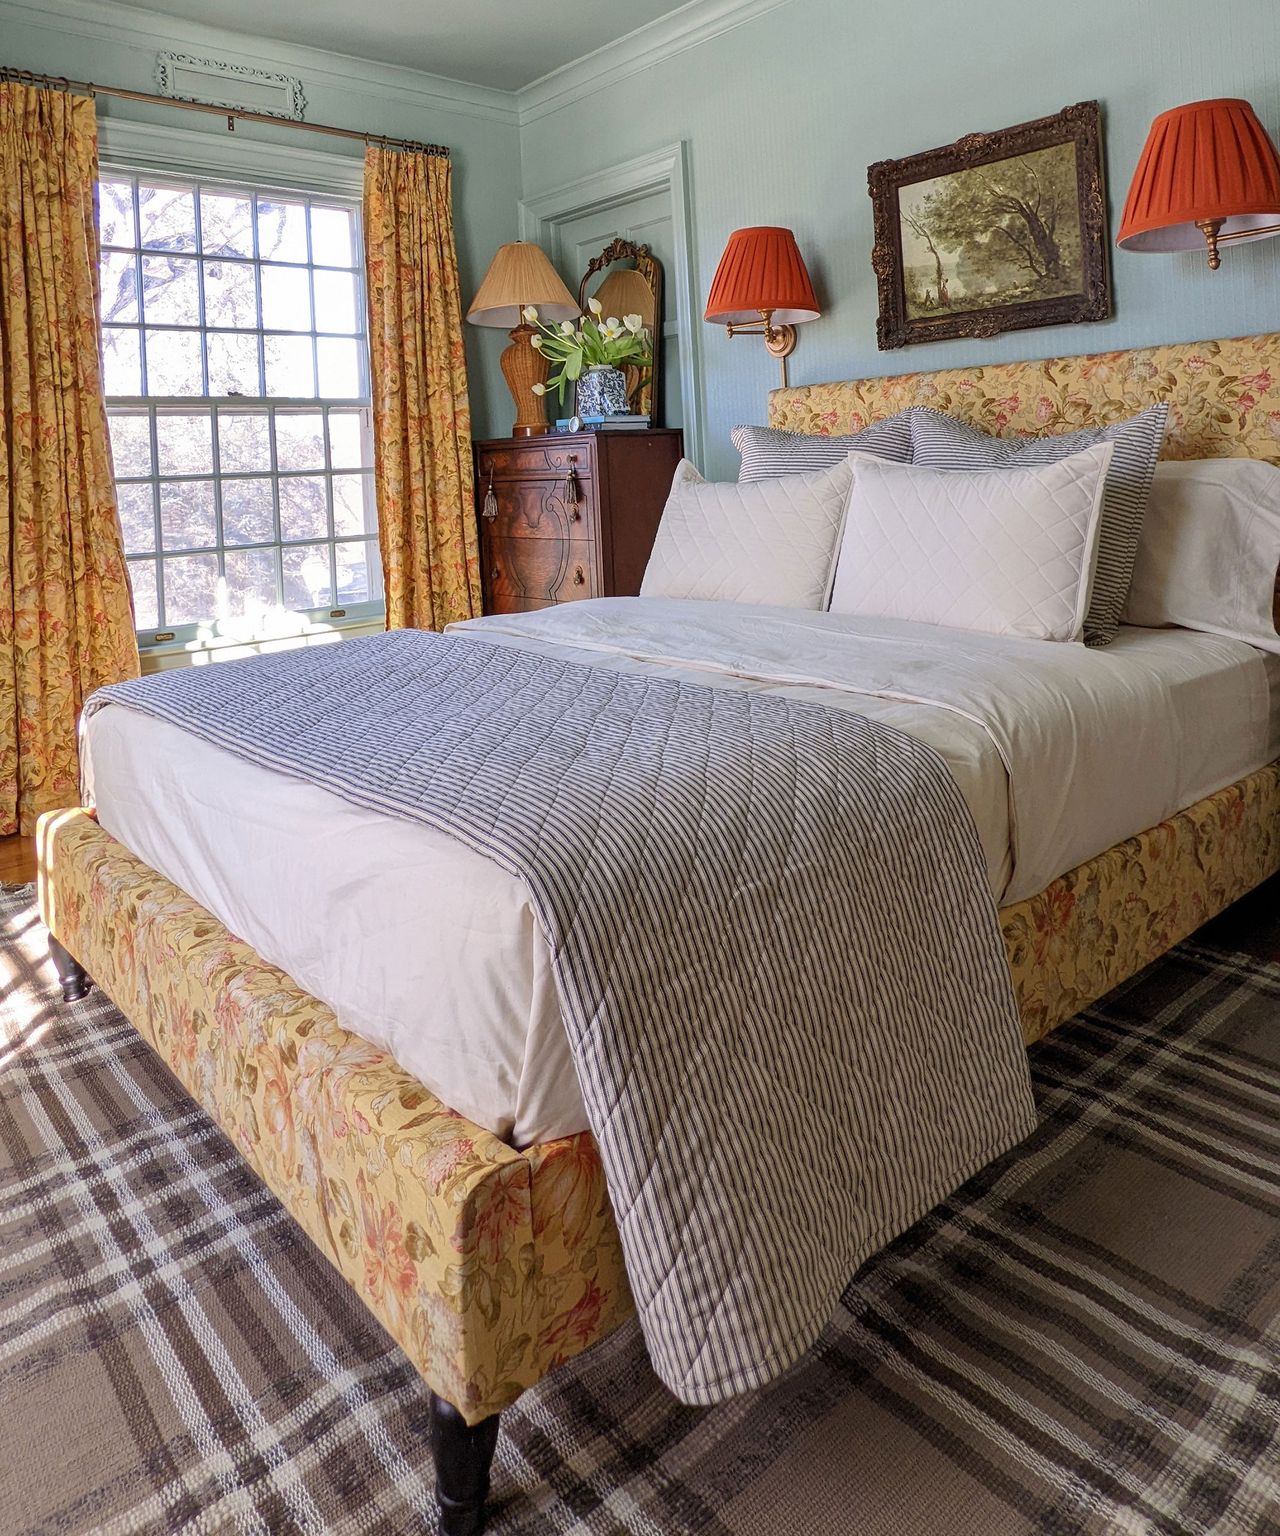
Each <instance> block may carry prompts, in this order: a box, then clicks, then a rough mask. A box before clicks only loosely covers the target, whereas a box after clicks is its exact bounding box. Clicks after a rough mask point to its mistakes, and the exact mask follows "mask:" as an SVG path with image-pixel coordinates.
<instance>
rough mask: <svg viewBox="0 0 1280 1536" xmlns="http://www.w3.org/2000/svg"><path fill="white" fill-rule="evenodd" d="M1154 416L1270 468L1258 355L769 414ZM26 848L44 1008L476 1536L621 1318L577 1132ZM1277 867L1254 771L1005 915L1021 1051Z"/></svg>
mask: <svg viewBox="0 0 1280 1536" xmlns="http://www.w3.org/2000/svg"><path fill="white" fill-rule="evenodd" d="M1273 368H1275V371H1276V374H1277V376H1278V377H1277V381H1276V382H1273V379H1272V369H1273ZM1157 399H1168V400H1170V401H1171V402H1172V407H1173V409H1172V425H1171V430H1170V434H1169V439H1168V445H1167V449H1166V452H1167V454H1168V455H1169V456H1171V457H1174V458H1204V457H1216V456H1224V455H1240V456H1247V457H1253V458H1267V459H1271V460H1272V461H1280V336H1276V335H1267V336H1253V337H1247V338H1243V339H1240V340H1234V341H1215V342H1203V343H1196V344H1192V345H1183V346H1164V347H1156V348H1151V349H1147V350H1143V351H1131V352H1120V353H1110V354H1105V355H1100V356H1091V357H1072V358H1055V359H1051V360H1049V361H1042V362H1028V363H1011V364H1002V365H999V366H995V367H989V368H973V369H968V370H951V371H948V372H945V373H933V374H923V373H922V374H914V375H908V376H905V377H898V378H886V379H864V380H860V381H857V382H852V383H843V384H825V385H811V386H807V387H803V388H796V389H786V390H779V391H777V392H775V393H774V395H773V396H772V397H771V401H770V412H769V415H770V422H771V424H773V425H775V426H779V427H786V428H790V429H792V430H795V431H802V432H817V433H840V432H847V431H850V430H853V429H855V428H857V427H859V426H861V425H863V424H865V423H866V422H868V421H870V420H873V419H874V418H876V417H879V416H884V415H887V414H890V413H891V412H893V411H896V410H899V409H901V408H903V407H904V406H906V405H909V404H917V403H923V404H931V405H936V406H938V407H939V408H940V409H944V410H947V411H949V412H951V413H952V414H954V415H958V416H962V417H966V418H968V419H970V420H972V421H974V422H975V423H977V424H978V425H979V426H981V427H983V428H984V429H986V430H987V431H990V432H997V433H1016V432H1057V431H1066V430H1069V429H1070V428H1072V427H1074V426H1077V425H1080V424H1083V423H1086V422H1096V421H1113V420H1119V419H1122V418H1124V417H1126V416H1129V415H1132V414H1133V413H1134V412H1136V411H1138V410H1140V409H1141V408H1142V407H1143V406H1145V405H1148V404H1150V403H1151V402H1152V401H1154V400H1157ZM39 855H40V906H41V912H42V914H43V916H44V919H45V921H46V922H47V924H48V926H49V930H50V933H51V935H52V936H53V940H54V942H53V945H52V948H53V952H54V957H55V960H56V961H57V963H58V968H59V973H60V975H61V976H62V979H63V985H64V992H65V993H66V995H67V996H68V997H74V996H76V995H79V993H80V991H81V989H82V988H83V987H84V986H85V985H86V984H87V981H86V976H85V973H86V972H87V973H88V974H89V975H91V976H92V977H93V978H94V979H95V980H96V981H97V982H98V983H99V984H100V985H101V986H102V988H103V989H104V991H106V992H107V993H108V995H109V996H110V997H111V998H112V999H113V1001H114V1002H115V1003H116V1004H117V1005H118V1006H119V1007H120V1008H121V1010H122V1011H123V1012H124V1013H125V1014H126V1015H127V1016H128V1017H129V1018H130V1019H131V1020H132V1021H133V1023H134V1025H135V1026H136V1027H137V1028H138V1030H139V1031H140V1032H141V1033H142V1034H143V1035H144V1036H145V1037H146V1039H148V1040H149V1041H150V1042H151V1044H152V1045H153V1046H154V1048H155V1049H156V1050H157V1051H158V1052H159V1053H160V1055H161V1056H162V1057H163V1058H164V1059H165V1061H167V1062H168V1064H169V1066H170V1067H171V1068H172V1069H173V1071H174V1072H175V1073H176V1074H177V1075H178V1077H179V1078H180V1079H181V1080H182V1082H183V1083H184V1084H185V1086H186V1087H187V1088H188V1090H189V1091H190V1092H191V1094H192V1095H193V1096H194V1097H195V1098H196V1099H197V1100H199V1102H200V1103H201V1104H203V1105H204V1106H205V1108H206V1109H207V1110H209V1112H210V1113H211V1114H212V1115H213V1117H214V1118H215V1119H216V1120H217V1121H218V1122H219V1124H220V1125H221V1126H222V1127H223V1128H224V1130H225V1131H226V1132H227V1134H228V1135H229V1136H230V1137H231V1138H232V1140H233V1141H234V1142H235V1143H236V1145H237V1146H238V1147H239V1149H240V1151H241V1152H242V1154H243V1155H244V1157H245V1158H246V1159H247V1161H248V1162H249V1163H250V1164H251V1165H252V1166H253V1167H254V1168H255V1169H256V1170H257V1172H258V1173H259V1174H260V1175H261V1177H262V1178H263V1180H264V1181H265V1182H266V1183H267V1184H268V1185H269V1186H270V1187H271V1189H272V1190H273V1191H274V1192H275V1193H276V1195H278V1196H279V1198H280V1199H281V1200H282V1201H283V1202H284V1204H285V1205H286V1206H287V1208H288V1209H289V1210H290V1211H291V1212H292V1214H293V1215H294V1217H295V1218H296V1219H297V1221H298V1222H299V1224H300V1225H301V1226H302V1227H303V1228H304V1229H305V1230H306V1231H307V1232H308V1233H309V1234H310V1236H311V1237H312V1239H313V1240H314V1241H315V1243H316V1244H317V1245H318V1246H319V1247H320V1249H321V1250H322V1252H323V1253H324V1254H325V1255H326V1257H327V1258H328V1259H329V1260H330V1261H331V1262H332V1263H333V1264H334V1266H335V1267H336V1268H337V1269H338V1270H339V1271H340V1272H341V1273H342V1274H343V1275H344V1276H345V1277H346V1278H347V1280H348V1281H349V1282H350V1283H351V1285H352V1286H353V1287H354V1288H355V1290H356V1291H357V1292H358V1293H359V1294H360V1295H361V1296H362V1297H363V1298H364V1300H365V1302H366V1303H367V1304H368V1306H369V1308H370V1309H371V1311H372V1312H373V1313H374V1314H375V1316H376V1317H377V1318H378V1319H379V1320H380V1321H381V1322H382V1323H383V1324H384V1325H385V1327H386V1328H387V1329H388V1331H389V1332H390V1333H391V1334H392V1335H393V1336H394V1338H395V1339H396V1340H397V1341H398V1342H399V1343H400V1345H401V1346H402V1347H403V1348H404V1350H405V1352H406V1353H407V1354H408V1356H409V1357H410V1359H411V1360H412V1361H413V1362H414V1364H415V1365H416V1366H417V1368H418V1369H419V1371H420V1372H421V1373H422V1375H423V1377H424V1378H425V1380H426V1382H427V1385H428V1387H429V1388H430V1390H431V1393H432V1395H433V1396H432V1407H433V1431H432V1433H433V1441H434V1447H435V1452H436V1460H437V1468H438V1477H439V1484H440V1499H441V1508H442V1514H443V1528H444V1529H445V1530H446V1531H447V1532H449V1533H451V1536H453V1533H464V1532H472V1531H477V1530H479V1529H480V1526H481V1523H482V1520H483V1512H482V1509H483V1501H484V1497H485V1493H486V1491H487V1486H488V1468H489V1462H490V1458H491V1456H492V1453H493V1446H494V1442H495V1439H496V1434H497V1418H496V1415H497V1414H498V1412H499V1411H500V1410H501V1409H503V1408H505V1407H507V1406H508V1405H509V1404H510V1403H512V1402H514V1401H515V1399H516V1398H517V1397H519V1395H520V1394H521V1392H523V1391H524V1390H525V1389H526V1388H527V1387H530V1386H532V1385H533V1384H534V1383H535V1382H537V1381H538V1380H539V1379H540V1378H541V1377H543V1376H544V1375H546V1374H547V1373H548V1372H549V1371H551V1370H552V1369H554V1368H555V1366H557V1365H558V1364H560V1363H561V1362H563V1361H565V1360H568V1359H570V1358H571V1357H572V1356H573V1355H575V1354H577V1353H579V1352H580V1351H581V1350H583V1349H586V1348H587V1347H588V1346H590V1345H591V1344H593V1343H595V1342H596V1341H597V1340H599V1339H601V1338H603V1337H604V1336H605V1335H606V1334H608V1333H609V1332H611V1331H612V1330H613V1329H614V1328H616V1327H617V1326H618V1325H619V1324H620V1323H621V1322H622V1321H623V1320H624V1319H625V1318H626V1317H627V1316H628V1315H629V1314H630V1312H631V1301H630V1296H629V1293H628V1290H627V1282H626V1276H625V1273H624V1270H623V1265H622V1258H621V1253H620V1249H619V1244H618V1237H617V1232H616V1229H615V1226H614V1223H613V1219H612V1215H611V1212H610V1209H609V1202H608V1198H607V1195H606V1192H605V1187H604V1180H603V1176H602V1173H601V1168H600V1161H599V1156H598V1154H597V1151H596V1147H595V1144H594V1142H593V1140H592V1138H591V1136H590V1135H588V1134H583V1135H579V1136H572V1137H567V1138H565V1139H562V1140H559V1141H554V1142H549V1143H546V1144H543V1145H539V1146H534V1147H529V1148H526V1149H525V1150H524V1151H516V1150H514V1149H513V1148H511V1147H509V1146H507V1145H506V1144H504V1143H503V1142H501V1141H499V1140H498V1139H497V1138H496V1137H495V1136H493V1135H491V1134H490V1133H489V1132H487V1131H484V1130H481V1129H480V1128H479V1127H478V1126H475V1125H473V1124H471V1123H469V1122H468V1121H466V1120H465V1119H463V1118H462V1117H461V1116H460V1115H458V1114H457V1113H455V1112H454V1111H453V1110H451V1109H450V1108H449V1107H448V1106H447V1105H445V1104H442V1103H441V1102H440V1101H439V1100H438V1099H437V1098H436V1097H435V1096H434V1095H433V1094H432V1093H431V1092H429V1091H428V1090H427V1089H426V1088H425V1087H424V1086H423V1085H422V1084H421V1083H420V1082H418V1081H416V1080H415V1079H414V1078H412V1077H410V1076H408V1075H407V1074H406V1073H404V1072H403V1071H401V1070H400V1069H399V1068H398V1067H397V1066H396V1064H395V1062H394V1061H392V1060H391V1059H390V1058H389V1057H388V1056H387V1055H385V1054H384V1053H383V1052H382V1051H380V1050H378V1049H376V1048H375V1047H373V1046H371V1045H368V1044H366V1043H365V1042H364V1041H362V1040H359V1039H357V1038H356V1037H355V1036H353V1035H351V1034H349V1033H347V1032H346V1031H345V1030H343V1029H342V1028H341V1027H340V1026H339V1025H338V1023H337V1021H336V1019H335V1018H334V1016H333V1014H332V1013H331V1012H330V1010H329V1009H328V1008H327V1007H326V1006H325V1005H324V1004H323V1003H321V1002H319V1001H317V1000H316V999H315V998H313V997H311V996H309V995H308V994H307V993H305V992H303V991H301V990H300V989H299V988H298V987H297V986H295V985H294V983H293V982H292V981H290V979H289V978H288V977H287V976H286V975H284V974H283V973H282V972H280V971H278V970H276V969H275V968H274V967H272V966H270V965H268V964H266V963H265V962H264V961H263V960H261V959H260V958H259V956H258V955H257V954H256V953H255V952H254V951H253V950H252V949H250V948H249V947H248V946H247V945H246V944H243V943H241V941H240V940H238V939H237V938H235V937H234V936H233V935H232V934H230V933H229V932H228V931H227V930H226V929H225V928H224V927H223V926H222V925H221V924H220V923H219V922H218V921H217V920H216V919H215V918H213V917H212V916H211V915H210V914H209V913H208V912H207V911H205V910H204V909H203V908H202V907H200V906H198V905H197V904H196V903H195V902H194V901H192V900H191V899H190V898H189V897H188V896H186V895H184V894H183V892H181V891H180V890H178V889H176V888H175V887H174V886H173V885H171V884H169V882H168V881H166V880H165V879H163V878H162V877H161V876H160V875H158V874H156V873H155V872H154V871H153V870H151V869H149V868H147V867H146V866H145V865H143V864H142V863H140V862H139V861H138V860H137V859H135V858H134V857H133V856H132V855H131V854H130V853H129V852H128V851H127V850H126V849H125V848H123V847H122V846H121V845H120V844H119V843H117V842H116V841H115V840H114V839H113V838H111V837H110V836H108V835H107V834H106V833H105V832H103V831H102V830H101V829H100V828H99V827H98V826H97V824H96V823H95V822H94V820H93V817H92V815H91V814H90V813H89V812H86V811H81V810H76V811H66V812H56V813H52V814H50V815H48V816H46V817H45V818H44V819H43V821H42V823H41V828H40V846H39ZM1277 869H1280V764H1273V765H1272V766H1271V767H1269V768H1265V769H1263V770H1261V771H1260V772H1258V773H1255V774H1252V775H1251V776H1250V777H1249V778H1247V779H1244V780H1242V781H1241V782H1240V783H1238V784H1234V785H1231V786H1229V787H1228V788H1226V789H1223V790H1221V791H1220V792H1219V793H1217V794H1215V795H1212V796H1210V797H1209V798H1208V799H1206V800H1202V801H1200V802H1199V803H1197V804H1196V805H1193V806H1190V807H1188V808H1187V809H1186V810H1184V811H1182V812H1181V813H1180V814H1178V815H1177V816H1175V817H1173V818H1172V819H1171V820H1169V821H1167V822H1164V823H1162V824H1161V825H1159V826H1157V827H1153V828H1151V829H1150V830H1148V831H1147V832H1144V833H1142V834H1141V835H1140V836H1138V837H1134V838H1131V839H1129V840H1128V841H1127V842H1124V843H1121V844H1119V845H1117V846H1116V847H1114V848H1112V849H1109V850H1108V851H1107V852H1105V853H1103V854H1100V855H1099V856H1098V857H1097V858H1094V859H1091V860H1090V861H1089V862H1088V863H1087V864H1084V865H1082V866H1081V867H1080V868H1078V869H1075V870H1072V871H1070V872H1069V873H1068V874H1066V875H1064V876H1062V877H1061V878H1060V879H1058V880H1055V881H1054V882H1053V884H1052V885H1050V886H1049V887H1048V889H1047V890H1045V891H1043V892H1042V893H1041V894H1039V895H1038V896H1035V897H1032V898H1031V899H1029V900H1027V901H1022V902H1019V903H1017V904H1016V905H1014V906H1011V907H1006V908H1004V909H1003V910H1002V911H1001V914H1000V916H1001V922H1002V927H1003V932H1004V938H1005V943H1006V946H1007V949H1008V955H1009V964H1010V968H1011V971H1012V974H1013V979H1014V983H1015V988H1016V991H1017V995H1018V999H1019V1003H1020V1006H1021V1011H1022V1018H1023V1025H1024V1033H1025V1036H1026V1039H1027V1041H1028V1042H1032V1041H1034V1040H1036V1039H1038V1038H1039V1037H1040V1036H1042V1035H1044V1034H1046V1033H1047V1032H1048V1031H1049V1030H1051V1029H1053V1028H1054V1027H1055V1026H1056V1025H1058V1024H1060V1023H1061V1022H1063V1020H1065V1019H1067V1018H1069V1017H1071V1015H1072V1014H1074V1013H1076V1012H1077V1011H1078V1010H1079V1009H1081V1008H1082V1007H1085V1006H1086V1005H1087V1004H1089V1003H1090V1002H1092V1001H1093V1000H1094V999H1096V998H1098V997H1100V996H1101V995H1102V994H1103V993H1105V992H1107V991H1108V990H1110V989H1111V988H1112V987H1114V986H1116V985H1117V984H1118V983H1120V982H1121V981H1123V980H1125V979H1126V978H1127V977H1129V976H1131V975H1133V974H1134V972H1136V971H1137V970H1139V969H1140V968H1141V967H1142V966H1144V965H1146V964H1147V963H1148V962H1150V961H1151V960H1153V959H1155V958H1156V957H1157V956H1158V955H1160V954H1162V953H1163V952H1164V951H1165V950H1166V949H1168V948H1169V947H1170V946H1172V945H1173V944H1175V943H1177V942H1178V941H1179V940H1181V939H1182V938H1184V937H1185V936H1186V935H1187V934H1188V933H1190V932H1191V931H1192V930H1193V929H1194V928H1196V927H1197V926H1199V924H1201V923H1203V922H1204V921H1206V920H1207V919H1208V918H1210V917H1212V916H1213V915H1214V914H1215V913H1217V912H1219V911H1221V910H1222V908H1224V907H1225V906H1227V905H1228V904H1229V903H1230V902H1232V901H1234V900H1235V899H1236V898H1237V897H1239V896H1241V895H1243V894H1244V893H1245V892H1247V891H1249V890H1250V889H1252V888H1253V887H1254V886H1256V885H1258V884H1259V883H1260V882H1261V881H1262V880H1264V879H1265V878H1266V877H1267V876H1269V875H1270V874H1272V873H1274V872H1275V871H1276V870H1277Z"/></svg>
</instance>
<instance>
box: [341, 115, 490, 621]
mask: <svg viewBox="0 0 1280 1536" xmlns="http://www.w3.org/2000/svg"><path fill="white" fill-rule="evenodd" d="M450 177H451V168H450V165H449V161H448V160H447V159H445V158H444V157H443V156H438V155H424V154H419V153H415V152H412V151H406V150H394V149H385V148H382V147H381V146H377V145H370V146H369V148H368V149H367V150H366V152H365V163H364V234H365V265H366V269H367V272H368V285H369V355H370V368H371V375H372V387H373V428H374V465H375V482H376V486H377V496H378V532H379V540H380V543H381V548H382V566H383V572H384V576H385V580H386V589H387V627H388V629H396V628H417V629H443V628H444V626H445V625H446V624H448V623H450V622H451V621H453V620H455V619H469V618H473V617H475V616H476V615H477V614H479V612H480V609H481V600H480V550H479V535H478V533H477V529H476V519H475V498H474V492H473V477H472V464H471V407H470V403H469V400H468V396H467V365H466V360H465V358H464V356H463V350H462V302H461V295H460V292H459V286H458V258H457V253H456V251H455V249H454V237H453V205H452V192H451V182H450Z"/></svg>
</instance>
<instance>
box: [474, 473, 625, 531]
mask: <svg viewBox="0 0 1280 1536" xmlns="http://www.w3.org/2000/svg"><path fill="white" fill-rule="evenodd" d="M488 490H489V485H488V481H485V482H484V483H483V484H482V485H481V487H480V508H481V522H482V525H483V527H484V531H485V536H486V538H489V537H492V538H499V539H583V538H594V537H595V535H596V519H595V493H594V490H593V488H592V485H591V482H590V481H589V480H582V479H579V480H578V481H577V484H576V490H577V500H576V501H573V500H571V499H570V493H569V477H568V475H559V476H557V477H556V479H554V480H495V481H494V485H493V500H494V502H496V503H497V511H496V513H495V514H494V516H493V517H492V518H491V517H489V516H488V514H487V513H486V512H485V511H484V507H485V505H486V502H487V499H488Z"/></svg>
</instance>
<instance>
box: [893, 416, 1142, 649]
mask: <svg viewBox="0 0 1280 1536" xmlns="http://www.w3.org/2000/svg"><path fill="white" fill-rule="evenodd" d="M907 414H908V415H909V416H910V418H911V460H912V462H913V463H915V464H926V465H928V466H929V467H930V468H932V469H969V470H981V469H1000V468H1003V467H1005V466H1010V467H1017V468H1020V469H1029V468H1033V467H1036V466H1039V465H1043V464H1052V463H1054V462H1055V461H1056V460H1058V459H1065V458H1067V457H1068V456H1069V455H1070V454H1073V453H1079V452H1080V450H1081V449H1082V448H1091V447H1092V446H1093V445H1094V443H1110V442H1113V443H1114V444H1115V451H1114V452H1113V454H1112V456H1111V467H1110V469H1109V470H1108V471H1107V488H1106V491H1105V493H1104V496H1103V503H1102V528H1101V532H1100V536H1099V539H1098V560H1097V565H1096V566H1095V567H1094V575H1093V592H1092V595H1091V596H1090V599H1089V613H1088V616H1087V617H1086V619H1085V623H1084V641H1085V644H1086V645H1093V646H1101V645H1109V644H1110V643H1111V641H1112V640H1114V639H1115V636H1116V629H1117V628H1118V626H1119V623H1120V614H1121V611H1122V610H1123V608H1124V601H1125V598H1126V597H1128V595H1129V584H1130V582H1131V581H1132V580H1133V562H1134V559H1135V558H1136V556H1137V553H1138V535H1139V534H1140V533H1141V531H1142V519H1143V517H1144V516H1145V515H1146V511H1147V502H1148V500H1149V499H1150V496H1151V481H1152V479H1153V477H1154V475H1155V472H1156V460H1157V459H1158V458H1159V457H1160V447H1161V444H1162V443H1163V442H1164V433H1165V427H1166V425H1167V423H1168V417H1169V405H1168V402H1167V401H1165V400H1162V401H1161V402H1160V403H1159V404H1158V405H1152V406H1149V407H1148V408H1147V409H1146V410H1145V411H1142V412H1140V413H1139V414H1138V415H1137V416H1134V417H1132V418H1131V419H1130V420H1129V421H1121V422H1117V423H1116V424H1115V425H1114V426H1111V427H1083V428H1081V430H1080V431H1078V432H1063V433H1061V434H1059V435H1057V436H1054V437H989V436H988V435H987V433H985V432H982V431H980V430H979V429H978V428H977V427H974V426H970V424H969V423H968V422H967V421H957V420H956V418H955V417H954V416H947V415H945V414H944V413H943V412H942V411H935V410H933V409H931V408H930V407H929V406H925V405H917V406H914V407H913V408H912V409H911V410H910V411H909V412H908V413H907Z"/></svg>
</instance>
